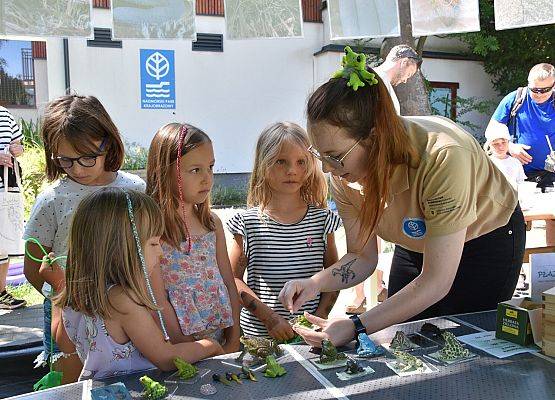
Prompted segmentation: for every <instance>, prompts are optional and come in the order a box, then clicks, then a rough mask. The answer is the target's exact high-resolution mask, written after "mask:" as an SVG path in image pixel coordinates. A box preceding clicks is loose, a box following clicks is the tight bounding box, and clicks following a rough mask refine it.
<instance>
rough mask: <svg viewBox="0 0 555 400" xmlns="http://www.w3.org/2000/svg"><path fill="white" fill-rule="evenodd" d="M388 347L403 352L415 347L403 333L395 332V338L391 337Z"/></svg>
mask: <svg viewBox="0 0 555 400" xmlns="http://www.w3.org/2000/svg"><path fill="white" fill-rule="evenodd" d="M389 347H390V348H391V350H402V351H404V350H410V349H413V348H414V347H415V346H414V344H413V343H412V342H411V341H410V340H409V338H408V337H407V335H405V333H404V332H403V331H397V332H395V336H394V337H393V340H391V343H390V345H389Z"/></svg>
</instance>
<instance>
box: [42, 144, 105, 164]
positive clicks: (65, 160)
mask: <svg viewBox="0 0 555 400" xmlns="http://www.w3.org/2000/svg"><path fill="white" fill-rule="evenodd" d="M106 141H107V138H106V137H104V139H102V143H100V146H98V152H99V153H102V152H103V151H104V147H105V145H106ZM101 155H102V154H94V155H86V156H81V157H54V156H52V161H54V163H55V164H56V165H58V166H59V167H61V168H64V169H70V168H72V167H73V163H74V162H77V163H78V164H79V165H81V166H82V167H85V168H91V167H94V166H95V165H96V158H97V157H100V156H101Z"/></svg>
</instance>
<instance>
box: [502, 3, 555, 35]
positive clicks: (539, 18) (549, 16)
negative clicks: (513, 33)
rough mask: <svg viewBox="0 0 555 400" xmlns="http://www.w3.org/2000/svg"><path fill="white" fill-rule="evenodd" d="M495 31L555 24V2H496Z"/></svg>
mask: <svg viewBox="0 0 555 400" xmlns="http://www.w3.org/2000/svg"><path fill="white" fill-rule="evenodd" d="M493 7H494V8H493V9H494V13H495V29H496V30H498V31H500V30H503V29H514V28H522V27H525V26H536V25H547V24H553V23H555V0H495V2H494V5H493Z"/></svg>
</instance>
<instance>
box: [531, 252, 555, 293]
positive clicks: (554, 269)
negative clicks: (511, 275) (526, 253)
mask: <svg viewBox="0 0 555 400" xmlns="http://www.w3.org/2000/svg"><path fill="white" fill-rule="evenodd" d="M530 274H531V278H532V279H531V283H530V285H531V290H532V301H534V302H538V303H541V301H542V293H543V292H545V291H546V290H549V289H551V288H552V287H554V286H555V253H543V254H530Z"/></svg>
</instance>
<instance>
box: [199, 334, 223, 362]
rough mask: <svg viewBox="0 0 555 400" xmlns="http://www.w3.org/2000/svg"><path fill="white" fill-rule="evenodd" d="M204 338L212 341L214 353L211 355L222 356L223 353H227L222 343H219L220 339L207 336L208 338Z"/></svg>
mask: <svg viewBox="0 0 555 400" xmlns="http://www.w3.org/2000/svg"><path fill="white" fill-rule="evenodd" d="M202 340H207V341H209V342H210V347H211V348H212V349H214V352H213V353H212V355H211V357H214V356H221V355H222V354H225V351H224V349H223V347H222V345H221V344H220V343H218V341H217V340H216V339H212V338H206V339H202Z"/></svg>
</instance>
